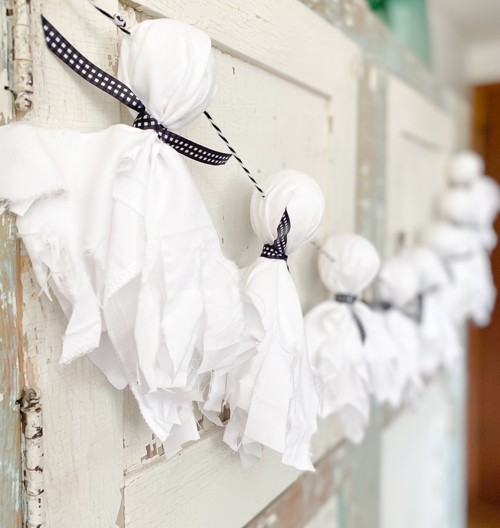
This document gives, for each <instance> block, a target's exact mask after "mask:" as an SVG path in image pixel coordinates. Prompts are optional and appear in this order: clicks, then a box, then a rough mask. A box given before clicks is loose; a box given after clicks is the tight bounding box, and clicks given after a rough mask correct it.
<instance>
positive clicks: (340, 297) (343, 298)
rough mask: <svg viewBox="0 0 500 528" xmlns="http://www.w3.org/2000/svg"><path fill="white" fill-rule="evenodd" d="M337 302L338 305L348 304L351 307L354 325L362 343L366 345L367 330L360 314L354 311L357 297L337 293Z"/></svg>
mask: <svg viewBox="0 0 500 528" xmlns="http://www.w3.org/2000/svg"><path fill="white" fill-rule="evenodd" d="M335 300H336V301H337V302H338V303H342V304H347V305H348V306H349V308H350V311H351V315H352V318H353V320H354V323H355V324H356V326H357V327H358V331H359V336H360V337H361V342H362V343H363V344H365V341H366V330H365V327H364V326H363V323H362V322H361V319H360V318H359V316H358V314H357V313H356V312H355V310H354V303H355V302H356V300H357V296H356V295H351V294H349V293H337V294H336V295H335Z"/></svg>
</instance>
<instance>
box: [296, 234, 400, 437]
mask: <svg viewBox="0 0 500 528" xmlns="http://www.w3.org/2000/svg"><path fill="white" fill-rule="evenodd" d="M379 265H380V259H379V256H378V254H377V251H376V249H375V248H374V247H373V245H372V244H371V243H370V242H369V241H368V240H366V239H364V238H363V237H361V236H359V235H355V234H345V235H334V236H331V237H329V238H328V240H327V241H326V242H325V243H324V244H323V246H322V247H321V250H320V253H319V256H318V267H319V274H320V277H321V280H322V282H323V284H324V285H325V286H326V288H327V289H328V290H329V291H330V292H331V293H332V294H333V296H334V297H333V299H332V300H328V301H324V302H322V303H320V304H319V305H317V306H316V307H314V308H313V309H312V310H311V311H310V312H309V313H308V314H307V315H306V317H305V325H306V337H307V343H308V349H309V353H310V356H311V361H312V364H313V369H314V373H315V377H316V384H317V387H318V393H319V416H320V417H322V418H324V417H326V416H328V415H330V414H333V413H336V414H338V415H339V417H340V419H341V422H342V424H343V427H344V434H345V436H346V437H347V438H349V439H350V440H351V441H353V442H356V443H357V442H360V441H361V440H362V438H363V435H364V430H365V428H366V426H367V424H368V419H369V412H370V398H369V394H370V393H373V394H374V396H375V397H376V398H377V400H378V401H381V402H384V401H391V402H395V399H396V394H395V386H394V381H395V363H394V360H395V356H396V349H395V346H394V343H393V342H392V340H391V338H390V336H389V335H388V333H387V332H386V330H385V328H384V326H383V323H381V321H380V320H379V318H378V317H377V316H376V315H375V314H374V313H373V312H372V311H371V310H370V308H368V306H366V305H365V304H363V303H362V302H361V301H359V300H358V299H357V296H358V295H359V294H360V293H361V291H362V290H364V289H365V288H366V287H367V286H368V285H369V284H370V282H371V281H372V280H373V278H374V277H375V275H376V273H377V271H378V268H379ZM346 301H347V302H346Z"/></svg>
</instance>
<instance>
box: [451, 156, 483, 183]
mask: <svg viewBox="0 0 500 528" xmlns="http://www.w3.org/2000/svg"><path fill="white" fill-rule="evenodd" d="M483 171H484V162H483V159H482V158H481V156H479V154H476V153H475V152H472V151H471V150H462V151H461V152H458V153H457V154H455V155H454V156H453V158H452V160H451V163H450V184H451V185H455V186H469V185H471V184H472V183H473V182H474V181H475V180H477V178H479V177H480V176H481V174H483Z"/></svg>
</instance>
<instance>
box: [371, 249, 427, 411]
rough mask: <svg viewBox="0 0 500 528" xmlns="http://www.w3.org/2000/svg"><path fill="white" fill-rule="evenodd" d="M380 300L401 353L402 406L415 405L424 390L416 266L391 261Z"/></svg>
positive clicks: (399, 383)
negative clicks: (416, 308)
mask: <svg viewBox="0 0 500 528" xmlns="http://www.w3.org/2000/svg"><path fill="white" fill-rule="evenodd" d="M377 289H378V297H379V299H380V300H381V301H383V303H381V304H382V305H383V304H384V303H386V307H387V309H385V310H384V311H383V312H381V316H382V317H383V320H384V323H385V325H386V329H387V331H388V332H389V334H390V336H391V337H392V339H393V341H394V343H395V345H396V348H397V351H398V355H397V367H396V372H397V373H396V385H397V387H398V389H397V390H398V398H397V399H398V404H401V403H403V402H405V401H410V402H412V401H414V400H415V398H416V396H417V395H418V393H419V392H420V390H421V388H422V379H421V376H420V358H419V354H420V350H421V339H420V334H419V331H418V327H417V325H416V322H415V320H414V318H413V317H412V316H411V315H410V312H409V307H410V306H411V305H412V304H414V303H415V302H416V300H417V297H418V291H419V281H418V276H417V274H416V272H415V270H414V268H413V266H412V265H411V264H410V263H409V262H408V261H407V260H406V259H405V258H404V257H403V256H397V257H393V258H391V259H389V260H387V261H386V262H385V263H384V265H383V266H382V269H381V271H380V274H379V277H378V283H377Z"/></svg>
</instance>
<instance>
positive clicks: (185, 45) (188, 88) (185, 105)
mask: <svg viewBox="0 0 500 528" xmlns="http://www.w3.org/2000/svg"><path fill="white" fill-rule="evenodd" d="M118 77H119V79H120V80H121V81H123V82H124V83H125V84H126V85H127V86H129V87H130V88H131V89H132V91H133V92H134V93H135V95H137V97H138V98H139V99H140V100H141V101H142V102H143V103H144V105H145V106H146V109H147V111H148V113H149V114H151V115H152V116H153V117H154V118H155V119H156V120H158V121H159V122H160V123H161V124H162V125H163V126H165V127H166V128H168V129H170V130H178V129H180V128H183V127H184V126H186V125H187V124H189V123H190V122H191V121H193V120H194V119H195V118H196V117H198V116H199V115H200V114H201V113H202V112H203V111H204V110H206V109H207V107H208V105H209V104H210V102H211V101H212V99H213V97H214V95H215V91H216V88H215V64H214V57H213V53H212V46H211V42H210V38H209V37H208V35H207V34H206V33H204V32H203V31H200V30H199V29H197V28H195V27H193V26H190V25H189V24H185V23H183V22H179V21H177V20H166V19H160V20H146V21H144V22H141V23H140V24H138V25H137V26H136V27H134V28H133V29H132V31H131V34H130V35H126V36H125V37H124V38H123V42H122V45H121V51H120V63H119V68H118Z"/></svg>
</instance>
